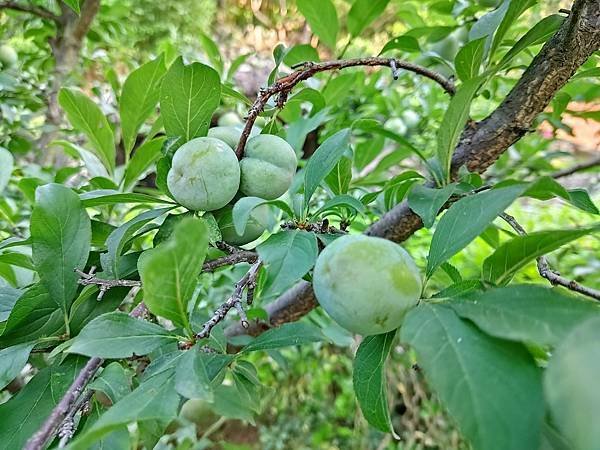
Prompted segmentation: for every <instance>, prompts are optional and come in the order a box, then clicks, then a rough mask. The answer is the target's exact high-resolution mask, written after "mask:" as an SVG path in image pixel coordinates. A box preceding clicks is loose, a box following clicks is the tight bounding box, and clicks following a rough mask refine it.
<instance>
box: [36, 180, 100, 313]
mask: <svg viewBox="0 0 600 450" xmlns="http://www.w3.org/2000/svg"><path fill="white" fill-rule="evenodd" d="M30 230H31V240H32V243H31V246H32V250H31V252H32V259H33V263H34V265H35V268H36V270H37V272H38V275H39V277H40V280H41V282H42V284H43V285H44V286H45V287H46V289H47V290H48V293H49V294H50V296H51V297H52V299H53V300H54V301H55V302H56V304H57V305H58V306H59V307H60V308H61V309H62V310H63V312H64V314H65V315H66V314H67V311H68V309H69V306H70V305H71V302H72V301H73V298H74V297H75V293H76V292H77V280H78V279H79V275H77V274H76V273H75V272H74V269H76V268H77V269H80V270H81V269H83V268H84V267H85V263H86V261H87V258H88V254H89V253H90V241H91V239H92V226H91V222H90V218H89V217H88V215H87V213H86V212H85V209H84V207H83V205H82V203H81V200H79V197H78V195H77V194H76V193H75V192H73V191H72V190H71V189H69V188H67V187H65V186H61V185H59V184H47V185H45V186H40V187H39V188H38V189H37V190H36V204H35V206H34V208H33V211H32V213H31V225H30Z"/></svg>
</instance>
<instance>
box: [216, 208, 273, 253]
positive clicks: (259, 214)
mask: <svg viewBox="0 0 600 450" xmlns="http://www.w3.org/2000/svg"><path fill="white" fill-rule="evenodd" d="M214 215H215V218H216V219H217V223H218V224H219V229H220V230H221V236H222V238H223V240H224V241H225V242H227V243H228V244H232V245H244V244H247V243H248V242H252V241H254V240H255V239H257V238H258V237H259V236H260V235H261V234H263V232H264V231H265V230H266V229H267V228H270V224H271V222H273V219H274V218H273V214H272V212H271V209H270V208H269V206H268V205H260V206H258V207H257V208H254V209H253V210H252V213H251V214H250V217H249V218H248V222H247V223H246V229H245V230H244V234H242V235H239V234H238V233H237V232H236V231H235V227H234V225H233V206H232V205H227V206H226V207H224V208H223V209H220V210H219V211H216V212H215V213H214Z"/></svg>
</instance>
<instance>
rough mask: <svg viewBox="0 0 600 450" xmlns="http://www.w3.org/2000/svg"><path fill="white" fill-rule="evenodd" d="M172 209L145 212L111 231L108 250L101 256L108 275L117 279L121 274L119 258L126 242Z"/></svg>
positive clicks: (107, 243) (107, 242) (107, 241)
mask: <svg viewBox="0 0 600 450" xmlns="http://www.w3.org/2000/svg"><path fill="white" fill-rule="evenodd" d="M170 210H171V208H161V209H151V210H150V211H146V212H143V213H142V214H140V215H139V216H137V217H134V218H133V219H131V220H129V221H128V222H126V223H124V224H123V225H121V226H120V227H118V228H117V229H115V230H114V231H113V232H112V233H110V235H109V236H108V238H107V239H106V248H107V250H108V251H107V252H106V253H105V254H103V255H102V256H101V261H102V268H103V269H104V271H105V272H106V275H107V276H108V277H112V278H114V279H117V278H119V277H120V276H121V274H120V273H119V258H120V257H121V253H122V252H123V248H124V247H125V244H127V242H128V241H129V240H130V239H131V238H132V237H133V235H134V234H135V233H136V232H137V231H138V230H139V229H140V228H142V227H143V226H144V225H146V224H147V223H148V222H150V221H151V220H154V219H156V218H157V217H160V216H162V215H163V214H166V213H167V212H169V211H170Z"/></svg>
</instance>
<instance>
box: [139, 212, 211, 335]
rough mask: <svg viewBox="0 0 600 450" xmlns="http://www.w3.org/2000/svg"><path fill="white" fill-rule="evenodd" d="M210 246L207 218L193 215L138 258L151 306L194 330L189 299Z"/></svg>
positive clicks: (147, 304)
mask: <svg viewBox="0 0 600 450" xmlns="http://www.w3.org/2000/svg"><path fill="white" fill-rule="evenodd" d="M207 250H208V229H207V227H206V225H205V224H204V221H202V220H201V219H197V218H191V217H189V218H185V219H183V220H182V221H181V222H179V223H178V224H177V226H176V227H175V229H174V230H173V233H172V234H171V236H170V238H169V240H167V241H165V242H163V243H162V244H160V245H159V246H158V247H156V248H154V249H151V250H147V251H146V252H144V253H143V254H142V256H141V257H140V260H139V262H138V270H139V272H140V278H141V280H142V285H143V287H144V303H145V304H146V306H147V307H148V309H149V310H150V311H151V312H152V313H153V314H156V315H157V316H161V317H164V318H165V319H169V320H171V321H173V322H174V323H175V324H177V325H179V326H182V327H184V328H185V329H187V330H188V331H190V332H191V329H190V322H189V317H188V302H189V301H190V300H191V298H192V294H193V293H194V289H195V288H196V284H197V280H198V274H199V273H200V271H201V270H202V263H203V262H204V257H205V256H206V252H207Z"/></svg>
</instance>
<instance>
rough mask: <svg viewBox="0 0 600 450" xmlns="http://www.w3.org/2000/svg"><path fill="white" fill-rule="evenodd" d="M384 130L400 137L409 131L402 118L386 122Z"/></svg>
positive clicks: (394, 118) (393, 118)
mask: <svg viewBox="0 0 600 450" xmlns="http://www.w3.org/2000/svg"><path fill="white" fill-rule="evenodd" d="M383 128H385V129H386V130H389V131H392V132H394V133H396V134H400V135H403V134H406V132H407V131H408V127H407V126H406V124H405V123H404V120H402V119H401V118H400V117H392V118H391V119H388V120H386V121H385V123H384V124H383Z"/></svg>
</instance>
